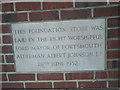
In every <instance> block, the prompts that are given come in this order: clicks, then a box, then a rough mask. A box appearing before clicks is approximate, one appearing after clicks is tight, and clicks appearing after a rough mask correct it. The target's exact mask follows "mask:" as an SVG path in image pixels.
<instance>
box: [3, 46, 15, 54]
mask: <svg viewBox="0 0 120 90" xmlns="http://www.w3.org/2000/svg"><path fill="white" fill-rule="evenodd" d="M2 53H13V48H12V46H3V47H2Z"/></svg>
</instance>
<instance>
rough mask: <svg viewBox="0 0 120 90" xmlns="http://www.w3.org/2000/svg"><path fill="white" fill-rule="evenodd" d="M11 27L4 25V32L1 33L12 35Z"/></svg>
mask: <svg viewBox="0 0 120 90" xmlns="http://www.w3.org/2000/svg"><path fill="white" fill-rule="evenodd" d="M11 32H12V31H11V28H10V25H2V32H1V33H11Z"/></svg>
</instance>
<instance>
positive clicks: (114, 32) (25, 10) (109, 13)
mask: <svg viewBox="0 0 120 90" xmlns="http://www.w3.org/2000/svg"><path fill="white" fill-rule="evenodd" d="M0 6H2V12H1V13H0V15H2V23H0V28H2V31H0V48H2V52H0V56H1V57H2V59H1V60H0V66H2V70H1V72H0V75H2V82H1V81H0V83H2V88H118V87H119V86H120V84H118V83H119V82H120V80H118V78H120V75H118V73H119V72H120V71H119V70H118V68H120V67H119V66H118V65H119V64H120V45H118V43H119V41H120V27H119V25H120V22H118V20H119V19H120V16H119V15H120V13H119V12H118V9H119V7H120V4H119V3H118V2H117V3H114V2H72V1H71V2H6V3H1V4H0ZM93 18H94V19H95V18H96V19H97V18H104V19H106V24H107V28H106V29H107V38H106V40H107V52H106V53H107V56H106V60H107V63H106V69H105V70H102V71H82V72H74V71H73V72H54V73H50V72H49V73H17V72H16V71H15V60H14V53H13V46H12V43H13V42H12V34H11V24H12V23H18V22H36V21H52V20H69V19H93Z"/></svg>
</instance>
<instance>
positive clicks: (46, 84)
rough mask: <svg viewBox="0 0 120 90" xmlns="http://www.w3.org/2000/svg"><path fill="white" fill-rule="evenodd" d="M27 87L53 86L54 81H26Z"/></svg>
mask: <svg viewBox="0 0 120 90" xmlns="http://www.w3.org/2000/svg"><path fill="white" fill-rule="evenodd" d="M25 85H26V88H52V83H50V82H34V83H25Z"/></svg>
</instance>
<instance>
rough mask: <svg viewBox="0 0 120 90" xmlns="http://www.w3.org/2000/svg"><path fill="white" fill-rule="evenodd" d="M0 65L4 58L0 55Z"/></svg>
mask: <svg viewBox="0 0 120 90" xmlns="http://www.w3.org/2000/svg"><path fill="white" fill-rule="evenodd" d="M0 63H4V56H3V55H0Z"/></svg>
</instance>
